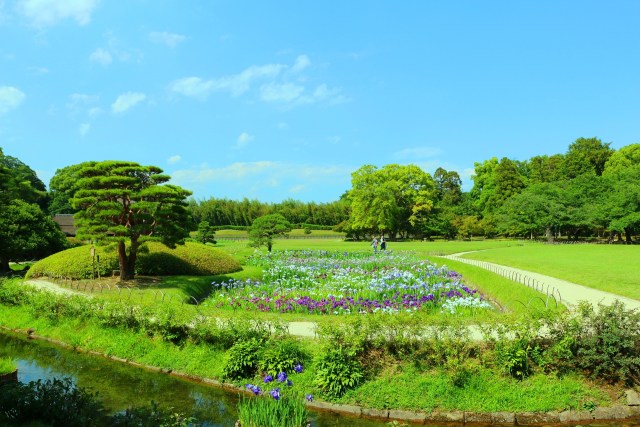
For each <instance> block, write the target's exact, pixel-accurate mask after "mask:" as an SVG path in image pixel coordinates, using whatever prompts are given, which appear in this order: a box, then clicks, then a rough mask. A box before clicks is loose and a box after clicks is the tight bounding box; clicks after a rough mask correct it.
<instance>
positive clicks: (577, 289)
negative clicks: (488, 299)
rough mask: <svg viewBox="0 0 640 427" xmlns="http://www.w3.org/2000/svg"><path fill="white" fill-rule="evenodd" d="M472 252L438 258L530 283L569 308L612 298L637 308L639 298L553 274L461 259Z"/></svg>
mask: <svg viewBox="0 0 640 427" xmlns="http://www.w3.org/2000/svg"><path fill="white" fill-rule="evenodd" d="M471 252H478V251H469V252H459V253H456V254H451V255H443V256H440V258H447V259H451V260H454V261H458V262H463V263H465V264H470V265H474V266H476V267H480V268H484V269H485V270H490V271H493V272H494V273H496V274H499V275H501V276H504V277H507V278H509V279H511V280H515V281H517V282H520V283H522V284H524V285H527V286H531V287H533V288H535V289H537V290H538V291H540V292H542V293H545V292H546V293H547V295H553V296H554V297H555V298H557V299H559V300H560V301H561V302H562V303H564V304H565V305H567V306H570V307H571V306H576V305H577V304H578V303H579V302H580V301H587V302H589V303H591V304H593V305H594V306H596V305H598V304H599V303H602V304H604V305H611V304H613V302H614V301H616V300H619V301H621V302H622V303H623V304H624V305H625V306H626V308H627V309H640V301H638V300H635V299H631V298H627V297H623V296H620V295H616V294H612V293H610V292H605V291H599V290H597V289H593V288H588V287H586V286H583V285H579V284H577V283H571V282H568V281H566V280H562V279H557V278H555V277H551V276H547V275H544V274H540V273H535V272H533V271H527V270H521V269H519V268H514V267H508V266H505V265H500V264H495V263H492V262H486V261H479V260H475V259H469V258H462V256H463V255H465V254H468V253H471Z"/></svg>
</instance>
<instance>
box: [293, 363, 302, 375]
mask: <svg viewBox="0 0 640 427" xmlns="http://www.w3.org/2000/svg"><path fill="white" fill-rule="evenodd" d="M293 370H294V371H296V373H298V374H299V373H301V372H302V365H301V364H299V363H298V364H297V365H296V366H294V367H293Z"/></svg>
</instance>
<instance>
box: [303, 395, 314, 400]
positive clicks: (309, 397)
mask: <svg viewBox="0 0 640 427" xmlns="http://www.w3.org/2000/svg"><path fill="white" fill-rule="evenodd" d="M304 397H305V399H307V402H313V394H307V395H305V396H304Z"/></svg>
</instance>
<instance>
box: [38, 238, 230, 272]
mask: <svg viewBox="0 0 640 427" xmlns="http://www.w3.org/2000/svg"><path fill="white" fill-rule="evenodd" d="M146 247H147V248H148V250H145V251H143V252H141V253H140V254H139V257H138V262H137V271H136V272H137V274H140V275H152V276H169V275H193V276H211V275H216V274H226V273H231V272H234V271H239V270H241V269H242V267H241V266H240V264H239V263H238V262H237V261H236V260H235V259H234V258H232V257H231V256H230V255H227V254H226V253H225V252H223V251H221V250H218V249H216V248H212V247H211V246H206V245H202V244H200V243H195V242H187V243H186V244H185V245H182V246H177V247H176V248H175V249H170V248H168V247H167V246H165V245H163V244H161V243H159V242H147V243H146ZM95 250H96V255H97V257H99V261H98V260H97V262H96V263H95V268H96V273H97V272H98V271H99V272H100V275H101V276H111V273H112V271H113V270H117V269H118V257H117V254H116V252H115V250H114V248H113V247H110V246H98V247H96V248H95ZM92 262H93V260H92V257H91V251H90V247H89V246H81V247H77V248H72V249H67V250H66V251H63V252H59V253H57V254H54V255H52V256H50V257H48V258H45V259H43V260H40V261H38V262H37V263H35V264H34V265H33V266H32V267H31V268H30V269H29V272H28V273H27V276H26V277H27V278H36V277H40V276H51V277H69V278H74V279H86V278H90V277H91V275H92V271H93V270H92Z"/></svg>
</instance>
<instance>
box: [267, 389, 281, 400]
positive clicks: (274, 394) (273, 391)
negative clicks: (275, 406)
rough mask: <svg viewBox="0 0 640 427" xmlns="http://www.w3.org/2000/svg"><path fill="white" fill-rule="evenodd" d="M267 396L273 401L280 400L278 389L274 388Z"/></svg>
mask: <svg viewBox="0 0 640 427" xmlns="http://www.w3.org/2000/svg"><path fill="white" fill-rule="evenodd" d="M269 394H270V395H271V397H273V398H274V399H275V400H280V387H278V388H274V389H273V390H271V391H270V392H269Z"/></svg>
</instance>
